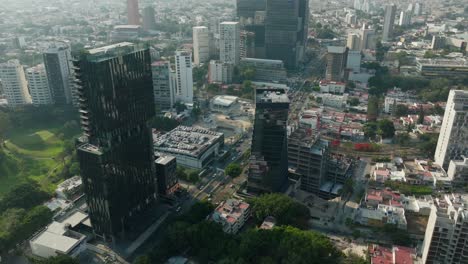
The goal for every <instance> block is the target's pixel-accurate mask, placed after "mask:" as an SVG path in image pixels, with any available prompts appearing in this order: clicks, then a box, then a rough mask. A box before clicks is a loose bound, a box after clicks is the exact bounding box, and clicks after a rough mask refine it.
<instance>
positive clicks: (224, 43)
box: [219, 22, 240, 65]
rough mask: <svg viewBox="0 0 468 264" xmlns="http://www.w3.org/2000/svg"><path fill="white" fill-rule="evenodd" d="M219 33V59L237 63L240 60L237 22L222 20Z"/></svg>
mask: <svg viewBox="0 0 468 264" xmlns="http://www.w3.org/2000/svg"><path fill="white" fill-rule="evenodd" d="M219 34H220V37H219V39H220V40H219V60H220V61H222V62H227V63H232V64H234V65H237V64H238V63H239V60H240V28H239V22H222V23H221V24H219Z"/></svg>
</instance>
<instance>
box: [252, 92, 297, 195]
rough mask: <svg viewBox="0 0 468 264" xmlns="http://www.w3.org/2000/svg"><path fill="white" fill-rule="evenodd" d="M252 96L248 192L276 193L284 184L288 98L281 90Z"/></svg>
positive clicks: (286, 160)
mask: <svg viewBox="0 0 468 264" xmlns="http://www.w3.org/2000/svg"><path fill="white" fill-rule="evenodd" d="M255 93H256V95H255V97H256V98H255V100H256V109H255V121H254V130H253V137H252V146H251V151H252V152H251V158H250V165H249V173H248V185H247V186H248V190H249V192H253V193H262V192H280V191H281V190H283V188H285V187H286V185H287V180H288V140H287V122H288V113H289V98H288V96H287V95H286V91H285V90H284V89H260V88H257V89H256V91H255Z"/></svg>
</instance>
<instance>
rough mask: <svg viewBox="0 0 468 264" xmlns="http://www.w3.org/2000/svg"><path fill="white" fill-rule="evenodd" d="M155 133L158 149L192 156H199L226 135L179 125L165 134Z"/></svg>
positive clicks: (154, 137)
mask: <svg viewBox="0 0 468 264" xmlns="http://www.w3.org/2000/svg"><path fill="white" fill-rule="evenodd" d="M153 135H154V136H153V141H154V147H155V150H156V151H159V152H165V153H168V152H169V153H173V154H180V155H187V156H192V157H198V156H199V155H201V154H202V153H204V152H205V151H206V150H207V149H209V148H210V147H211V146H212V145H213V144H215V143H216V142H217V141H219V140H222V138H223V137H224V134H223V133H219V132H213V131H211V130H208V129H205V128H202V127H186V126H178V127H176V128H175V129H174V130H172V131H170V132H168V133H166V134H164V135H159V134H158V135H156V134H153Z"/></svg>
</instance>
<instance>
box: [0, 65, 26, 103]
mask: <svg viewBox="0 0 468 264" xmlns="http://www.w3.org/2000/svg"><path fill="white" fill-rule="evenodd" d="M0 79H1V80H2V85H3V91H4V93H5V95H6V98H7V100H8V105H9V106H19V105H25V104H30V103H31V96H30V95H29V92H28V82H27V81H26V75H25V74H24V69H23V66H22V65H21V64H20V62H19V61H18V60H10V61H8V62H5V63H0Z"/></svg>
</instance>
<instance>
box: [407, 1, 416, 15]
mask: <svg viewBox="0 0 468 264" xmlns="http://www.w3.org/2000/svg"><path fill="white" fill-rule="evenodd" d="M406 11H408V12H410V13H413V12H414V5H413V3H410V4H409V5H408V8H407V9H406Z"/></svg>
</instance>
